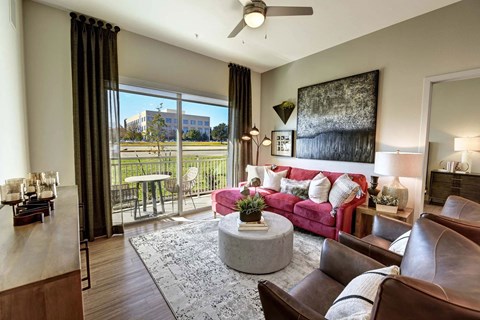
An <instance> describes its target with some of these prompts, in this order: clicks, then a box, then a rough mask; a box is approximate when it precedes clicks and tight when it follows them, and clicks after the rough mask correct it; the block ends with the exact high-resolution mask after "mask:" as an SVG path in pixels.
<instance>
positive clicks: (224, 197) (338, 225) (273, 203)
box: [212, 166, 367, 239]
mask: <svg viewBox="0 0 480 320" xmlns="http://www.w3.org/2000/svg"><path fill="white" fill-rule="evenodd" d="M284 170H288V173H287V178H288V179H293V180H311V179H313V178H314V177H315V176H316V175H317V174H318V173H320V172H322V173H323V175H324V176H326V177H327V178H328V179H329V180H330V182H331V184H332V185H333V183H334V182H335V180H336V179H337V178H338V177H339V176H341V175H342V174H343V173H339V172H327V171H320V170H307V169H301V168H295V167H288V166H277V167H276V168H275V169H274V170H273V171H275V172H280V171H284ZM349 176H350V177H351V178H352V180H353V181H355V182H356V183H358V184H359V185H360V187H361V189H362V191H363V192H364V194H363V195H362V196H361V197H360V198H358V199H357V198H354V199H353V200H352V201H351V202H349V203H347V204H344V205H342V206H341V207H340V208H338V209H337V212H336V215H335V216H332V215H331V213H330V212H331V211H332V205H331V204H330V203H329V202H325V203H320V204H318V203H315V202H313V201H311V200H309V199H307V200H302V199H301V198H299V197H296V196H294V195H291V194H285V193H281V192H276V191H273V190H270V189H264V188H261V187H260V188H257V189H256V191H258V192H259V193H260V195H262V197H264V199H265V202H266V204H267V206H268V208H267V210H268V211H270V212H275V213H277V214H280V215H282V216H284V217H286V218H287V219H289V220H290V221H291V222H292V224H293V225H294V226H297V227H300V228H302V229H305V230H308V231H311V232H313V233H316V234H319V235H321V236H324V237H326V238H331V239H338V232H339V231H340V230H341V231H344V232H347V233H351V232H352V221H353V214H354V212H355V208H356V207H357V206H358V205H360V204H362V203H365V199H366V189H367V181H366V178H365V176H364V175H362V174H349ZM254 193H255V189H254V188H250V194H251V195H253V194H254ZM241 197H242V195H241V194H240V191H239V189H238V188H227V189H220V190H216V191H214V192H213V193H212V210H213V212H214V214H216V213H219V214H222V215H226V214H229V213H232V212H234V211H235V203H236V202H237V201H238V200H239V199H240V198H241Z"/></svg>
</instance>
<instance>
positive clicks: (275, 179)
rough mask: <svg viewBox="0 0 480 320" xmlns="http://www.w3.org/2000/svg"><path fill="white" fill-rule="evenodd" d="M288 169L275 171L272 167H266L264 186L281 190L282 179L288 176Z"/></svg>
mask: <svg viewBox="0 0 480 320" xmlns="http://www.w3.org/2000/svg"><path fill="white" fill-rule="evenodd" d="M287 172H288V170H285V171H280V172H273V171H272V170H270V169H268V168H267V169H265V176H264V179H263V187H264V188H266V189H272V190H275V191H277V192H278V191H280V181H281V180H282V178H285V177H286V176H287Z"/></svg>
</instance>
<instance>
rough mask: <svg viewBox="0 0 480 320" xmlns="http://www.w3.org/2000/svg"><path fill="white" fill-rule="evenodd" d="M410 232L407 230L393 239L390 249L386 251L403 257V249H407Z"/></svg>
mask: <svg viewBox="0 0 480 320" xmlns="http://www.w3.org/2000/svg"><path fill="white" fill-rule="evenodd" d="M410 232H412V230H408V231H407V232H405V233H404V234H402V235H401V236H400V237H398V238H397V239H395V240H394V241H393V242H392V243H391V244H390V247H388V250H390V251H393V252H395V253H398V254H399V255H401V256H403V254H404V253H405V249H406V248H407V243H408V239H409V238H410Z"/></svg>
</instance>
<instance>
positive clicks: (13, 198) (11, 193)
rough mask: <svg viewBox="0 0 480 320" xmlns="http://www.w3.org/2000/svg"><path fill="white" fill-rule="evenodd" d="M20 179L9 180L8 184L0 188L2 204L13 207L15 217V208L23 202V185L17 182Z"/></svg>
mask: <svg viewBox="0 0 480 320" xmlns="http://www.w3.org/2000/svg"><path fill="white" fill-rule="evenodd" d="M19 180H20V179H17V180H14V179H10V180H7V181H6V183H5V184H4V185H2V186H0V190H1V191H0V195H1V196H0V199H1V202H2V204H5V205H9V206H12V210H13V214H14V215H15V208H16V206H17V205H18V204H19V203H22V202H23V197H24V194H23V189H22V183H20V184H18V183H17V182H18V181H19ZM22 181H23V179H22Z"/></svg>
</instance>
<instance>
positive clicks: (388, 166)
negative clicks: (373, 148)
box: [374, 151, 422, 177]
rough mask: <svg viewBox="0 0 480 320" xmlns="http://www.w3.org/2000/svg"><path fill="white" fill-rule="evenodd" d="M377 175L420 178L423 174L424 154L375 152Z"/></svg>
mask: <svg viewBox="0 0 480 320" xmlns="http://www.w3.org/2000/svg"><path fill="white" fill-rule="evenodd" d="M374 171H375V173H377V174H382V175H386V176H394V177H419V176H420V175H421V174H422V154H421V153H406V152H405V153H404V152H398V151H397V152H375V168H374Z"/></svg>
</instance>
